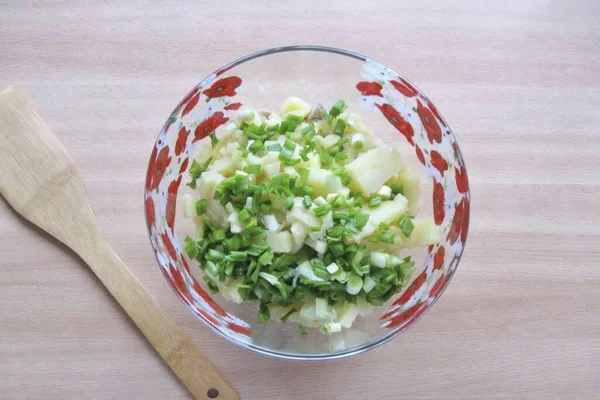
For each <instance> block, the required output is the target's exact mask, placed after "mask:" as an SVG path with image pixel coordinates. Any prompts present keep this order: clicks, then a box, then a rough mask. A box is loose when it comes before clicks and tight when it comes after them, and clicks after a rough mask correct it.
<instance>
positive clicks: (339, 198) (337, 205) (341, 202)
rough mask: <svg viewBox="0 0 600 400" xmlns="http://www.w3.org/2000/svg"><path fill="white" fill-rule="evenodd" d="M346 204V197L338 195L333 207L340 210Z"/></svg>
mask: <svg viewBox="0 0 600 400" xmlns="http://www.w3.org/2000/svg"><path fill="white" fill-rule="evenodd" d="M345 204H346V200H345V199H344V196H342V195H338V196H337V197H336V198H335V200H334V201H333V203H332V204H331V205H332V206H333V208H340V207H342V206H344V205H345Z"/></svg>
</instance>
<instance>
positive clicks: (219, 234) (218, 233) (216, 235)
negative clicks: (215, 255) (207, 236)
mask: <svg viewBox="0 0 600 400" xmlns="http://www.w3.org/2000/svg"><path fill="white" fill-rule="evenodd" d="M212 235H213V240H214V241H215V242H220V241H221V240H223V239H225V231H224V230H223V229H217V230H215V231H213V232H212Z"/></svg>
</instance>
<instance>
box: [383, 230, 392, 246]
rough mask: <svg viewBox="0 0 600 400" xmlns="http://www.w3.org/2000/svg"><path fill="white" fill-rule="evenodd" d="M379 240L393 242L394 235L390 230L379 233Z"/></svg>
mask: <svg viewBox="0 0 600 400" xmlns="http://www.w3.org/2000/svg"><path fill="white" fill-rule="evenodd" d="M379 240H380V241H381V242H383V243H389V244H394V235H393V234H392V233H390V232H386V233H382V234H381V235H379Z"/></svg>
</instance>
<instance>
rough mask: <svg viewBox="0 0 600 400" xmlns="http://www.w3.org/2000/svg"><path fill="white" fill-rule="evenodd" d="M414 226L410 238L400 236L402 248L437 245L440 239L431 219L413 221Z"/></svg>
mask: <svg viewBox="0 0 600 400" xmlns="http://www.w3.org/2000/svg"><path fill="white" fill-rule="evenodd" d="M413 223H414V225H415V228H414V230H413V231H412V233H411V235H410V237H406V236H404V235H402V244H403V246H404V247H409V248H410V247H425V246H429V245H431V244H435V243H437V241H438V240H439V239H440V234H439V232H438V227H437V225H436V224H435V222H434V221H433V219H431V218H423V219H415V220H413Z"/></svg>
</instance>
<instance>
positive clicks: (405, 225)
mask: <svg viewBox="0 0 600 400" xmlns="http://www.w3.org/2000/svg"><path fill="white" fill-rule="evenodd" d="M398 226H399V227H400V230H402V233H403V234H404V236H406V237H410V235H411V234H412V232H413V230H414V229H415V224H414V223H413V221H412V219H410V217H409V216H408V215H403V216H402V217H401V218H400V220H399V221H398Z"/></svg>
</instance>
